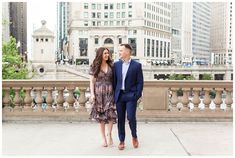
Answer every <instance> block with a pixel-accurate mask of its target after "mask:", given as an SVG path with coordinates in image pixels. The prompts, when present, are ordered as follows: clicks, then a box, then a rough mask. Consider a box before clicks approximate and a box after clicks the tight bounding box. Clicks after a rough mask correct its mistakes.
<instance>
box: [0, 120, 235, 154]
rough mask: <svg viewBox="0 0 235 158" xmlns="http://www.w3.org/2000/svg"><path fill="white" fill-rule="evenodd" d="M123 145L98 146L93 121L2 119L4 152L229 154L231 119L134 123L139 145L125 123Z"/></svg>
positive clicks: (231, 130)
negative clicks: (134, 142) (8, 120)
mask: <svg viewBox="0 0 235 158" xmlns="http://www.w3.org/2000/svg"><path fill="white" fill-rule="evenodd" d="M126 130H127V136H126V137H127V138H126V149H125V150H124V151H119V150H118V149H117V145H118V138H117V128H116V125H115V126H114V129H113V139H114V145H113V146H110V147H108V148H104V147H101V141H100V140H101V137H100V133H99V129H98V124H96V123H89V122H86V123H85V122H84V123H58V122H57V123H51V122H50V123H3V125H2V136H3V139H2V147H3V149H2V151H3V155H4V156H36V155H40V156H44V155H48V156H50V155H53V156H59V155H61V156H64V155H69V156H76V155H78V156H83V155H89V156H106V155H107V156H134V155H139V156H187V155H192V156H202V155H204V156H222V155H225V156H232V155H233V123H232V122H217V123H216V122H212V123H210V122H202V123H201V122H194V123H190V122H187V123H182V122H181V123H177V122H176V123H167V122H161V123H156V122H155V123H143V122H139V123H138V136H139V141H140V147H139V148H138V149H134V148H133V147H132V144H131V136H130V131H129V127H128V126H127V128H126Z"/></svg>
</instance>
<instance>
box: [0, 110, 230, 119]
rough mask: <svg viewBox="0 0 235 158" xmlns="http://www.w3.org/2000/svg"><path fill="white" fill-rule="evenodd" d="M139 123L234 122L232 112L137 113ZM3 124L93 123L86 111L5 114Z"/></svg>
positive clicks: (156, 111) (157, 111) (154, 111)
mask: <svg viewBox="0 0 235 158" xmlns="http://www.w3.org/2000/svg"><path fill="white" fill-rule="evenodd" d="M137 120H138V121H139V122H232V121H233V113H232V111H227V112H226V111H225V112H212V111H209V112H200V111H198V112H183V111H182V112H167V111H159V110H152V111H137ZM2 121H3V122H92V121H90V120H89V112H86V111H83V112H82V111H79V112H74V111H68V112H63V111H57V112H50V111H48V112H32V111H28V112H27V111H26V112H18V111H16V112H3V116H2Z"/></svg>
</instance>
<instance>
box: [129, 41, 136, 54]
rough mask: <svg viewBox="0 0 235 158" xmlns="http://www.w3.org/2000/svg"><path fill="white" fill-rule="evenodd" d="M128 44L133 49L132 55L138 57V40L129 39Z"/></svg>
mask: <svg viewBox="0 0 235 158" xmlns="http://www.w3.org/2000/svg"><path fill="white" fill-rule="evenodd" d="M128 44H130V45H131V47H132V49H133V50H132V55H133V56H136V38H129V39H128Z"/></svg>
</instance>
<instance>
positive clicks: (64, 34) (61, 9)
mask: <svg viewBox="0 0 235 158" xmlns="http://www.w3.org/2000/svg"><path fill="white" fill-rule="evenodd" d="M68 25H69V2H57V58H58V59H63V58H64V57H67V56H68V54H64V50H63V48H64V46H65V45H66V44H68Z"/></svg>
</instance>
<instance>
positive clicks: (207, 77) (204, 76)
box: [201, 74, 212, 80]
mask: <svg viewBox="0 0 235 158" xmlns="http://www.w3.org/2000/svg"><path fill="white" fill-rule="evenodd" d="M201 80H212V75H211V74H203V75H202V79H201Z"/></svg>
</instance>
